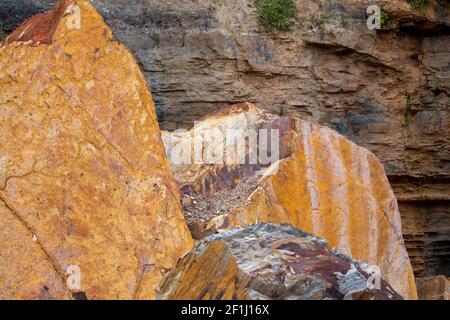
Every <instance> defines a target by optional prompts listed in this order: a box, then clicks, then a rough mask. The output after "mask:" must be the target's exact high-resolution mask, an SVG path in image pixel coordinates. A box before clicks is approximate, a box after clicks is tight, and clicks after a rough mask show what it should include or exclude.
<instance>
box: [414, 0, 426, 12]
mask: <svg viewBox="0 0 450 320" xmlns="http://www.w3.org/2000/svg"><path fill="white" fill-rule="evenodd" d="M429 2H430V0H409V3H410V4H411V7H413V8H414V9H416V10H423V9H424V8H425V7H426V6H427V5H428V3H429Z"/></svg>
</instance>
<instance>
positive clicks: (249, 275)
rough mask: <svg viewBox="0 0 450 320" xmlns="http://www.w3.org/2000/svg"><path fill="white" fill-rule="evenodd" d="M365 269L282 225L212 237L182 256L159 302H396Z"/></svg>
mask: <svg viewBox="0 0 450 320" xmlns="http://www.w3.org/2000/svg"><path fill="white" fill-rule="evenodd" d="M375 278H376V275H375V273H373V272H372V270H370V268H368V266H367V265H365V264H362V263H360V262H357V261H354V260H352V259H351V258H349V257H347V256H344V255H342V254H339V253H338V252H336V251H331V250H329V249H327V242H326V241H325V240H323V239H319V238H316V237H314V236H311V235H309V234H307V233H304V232H301V231H299V230H297V229H294V228H293V227H291V226H288V225H274V224H265V223H259V224H256V225H254V226H250V227H247V228H245V229H244V228H236V229H233V230H230V231H226V232H223V233H219V234H217V235H212V236H210V237H208V238H206V239H204V240H202V241H201V242H200V243H198V244H197V246H196V247H195V248H194V250H193V251H192V252H190V253H189V254H188V255H186V256H185V257H183V259H181V261H180V262H179V263H178V265H177V268H176V269H175V270H174V271H173V272H172V273H171V274H170V275H169V277H168V278H167V279H166V281H165V283H164V285H163V286H162V288H161V291H160V293H159V295H158V298H159V299H177V300H194V299H204V300H230V299H233V300H234V299H243V300H275V299H286V300H342V299H344V300H400V299H402V297H401V296H400V295H399V294H398V293H396V292H395V290H394V289H393V288H392V287H391V286H390V285H389V284H388V283H387V282H385V281H384V280H382V279H379V278H378V279H375Z"/></svg>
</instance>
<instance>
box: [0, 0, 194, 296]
mask: <svg viewBox="0 0 450 320" xmlns="http://www.w3.org/2000/svg"><path fill="white" fill-rule="evenodd" d="M78 13H79V15H78ZM0 92H1V94H0V128H1V129H0V140H1V141H2V143H1V144H0V215H1V219H0V299H5V298H7V299H70V298H87V299H133V298H137V299H148V298H154V297H155V290H156V289H157V288H158V286H159V284H160V283H161V281H162V279H163V277H164V275H165V274H166V273H167V272H168V270H169V269H170V268H172V267H173V266H174V264H175V262H176V261H177V259H178V258H179V257H180V256H181V255H183V254H184V253H186V252H187V251H188V250H190V248H191V246H192V239H191V236H190V234H189V231H188V229H187V226H186V223H185V220H184V218H183V215H182V212H181V208H180V206H179V198H178V192H177V187H176V184H175V183H174V180H173V177H172V174H171V173H170V170H169V165H168V162H167V158H166V155H165V152H164V147H163V144H162V140H161V136H160V131H159V127H158V123H157V120H156V114H155V109H154V104H153V102H152V98H151V95H150V92H149V90H148V87H147V84H146V82H145V80H144V77H143V75H142V74H141V72H140V70H139V67H138V65H137V63H136V62H135V60H134V58H133V57H132V55H131V53H130V52H129V51H128V50H127V49H125V47H123V46H122V45H121V44H120V43H118V42H117V41H116V40H115V38H114V37H113V36H112V33H111V30H110V29H109V28H108V27H107V26H106V24H105V23H104V22H103V20H102V18H101V16H100V15H99V14H98V13H97V12H96V11H95V9H94V8H93V7H92V6H91V5H90V4H88V3H87V2H86V1H84V0H63V1H60V2H59V3H58V4H57V6H56V7H55V8H54V10H53V11H52V12H50V13H48V14H46V15H37V16H35V17H33V18H32V19H30V20H27V21H26V22H24V23H23V24H22V25H21V26H20V27H19V28H18V29H17V30H16V31H15V32H14V33H13V34H12V35H10V36H9V37H8V38H7V39H6V40H5V42H4V44H3V45H2V46H1V47H0ZM77 270H79V271H80V272H77ZM78 275H79V276H80V278H79V277H78ZM77 279H79V280H81V282H80V283H79V284H78V281H77Z"/></svg>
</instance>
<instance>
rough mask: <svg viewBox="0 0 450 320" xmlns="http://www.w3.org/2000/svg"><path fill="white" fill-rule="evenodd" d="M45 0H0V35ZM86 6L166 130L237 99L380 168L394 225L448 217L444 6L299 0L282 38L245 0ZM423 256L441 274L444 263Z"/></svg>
mask: <svg viewBox="0 0 450 320" xmlns="http://www.w3.org/2000/svg"><path fill="white" fill-rule="evenodd" d="M54 2H55V0H26V1H25V0H0V29H2V28H3V29H4V30H6V31H10V30H12V29H13V26H14V25H15V24H17V23H18V22H20V21H22V20H23V19H24V18H25V17H26V16H29V15H32V14H34V13H35V12H37V11H39V10H43V9H45V8H48V7H49V6H50V5H53V3H54ZM92 3H93V4H94V5H95V6H96V7H97V8H98V9H99V10H100V12H101V14H102V15H103V16H104V17H105V18H106V20H107V22H108V23H109V24H110V25H112V28H113V30H114V32H115V34H116V35H117V37H118V38H119V39H120V40H121V41H122V42H124V43H125V44H126V45H127V46H128V47H129V48H130V49H131V50H132V51H133V53H134V54H135V55H136V56H137V57H138V60H139V62H140V63H141V66H142V67H143V69H144V74H145V76H146V78H147V80H148V82H149V83H150V84H151V87H152V88H153V89H154V97H155V101H156V105H157V109H158V116H159V120H160V123H161V125H162V126H163V127H164V128H165V129H167V130H172V129H174V128H176V127H180V126H182V127H187V126H189V125H190V124H191V123H192V122H193V121H194V120H198V119H199V118H201V117H202V116H204V115H207V114H211V113H213V112H214V111H215V110H217V109H219V108H221V107H223V106H226V105H229V104H232V103H234V102H237V101H252V102H254V103H257V104H258V105H259V106H262V107H264V108H266V109H268V110H270V111H272V112H275V113H278V114H280V115H297V116H302V117H303V118H311V119H314V120H316V121H318V122H320V123H321V124H323V125H326V126H329V127H332V128H334V129H336V130H337V131H339V132H340V133H342V134H343V135H345V136H346V137H347V138H349V139H351V140H352V141H354V142H356V143H358V144H359V145H361V146H364V147H366V148H368V149H369V150H371V151H372V152H374V153H375V154H376V155H377V156H378V157H379V158H380V159H381V161H382V162H383V164H384V165H385V168H386V173H387V175H388V177H389V179H390V181H391V183H392V185H393V188H394V191H395V192H396V194H397V198H398V200H399V204H400V211H401V213H402V215H403V216H408V215H415V213H414V212H413V211H410V208H413V207H416V206H420V207H421V208H422V209H421V210H422V212H423V214H424V216H427V217H432V219H433V220H436V219H437V218H438V217H439V216H441V215H442V214H443V215H445V216H446V217H448V216H450V205H449V201H450V192H449V190H450V142H449V137H450V131H449V130H450V116H449V101H450V99H449V85H450V80H449V79H450V68H449V65H450V38H449V37H450V31H449V30H450V29H449V25H450V21H449V20H450V18H449V17H450V14H449V13H450V9H449V2H448V1H446V0H431V1H430V4H429V5H427V7H426V8H425V9H424V10H414V9H413V8H411V6H410V5H409V4H408V1H407V0H389V1H379V0H367V1H365V0H358V1H355V0H320V1H312V0H297V6H298V12H299V19H298V24H297V25H295V26H294V27H293V29H292V30H291V31H289V32H281V33H280V32H275V31H271V30H267V29H265V28H264V27H263V26H261V25H260V24H259V23H258V20H257V14H256V9H255V7H254V5H253V0H228V1H220V0H203V1H196V0H182V1H179V0H177V1H174V0H167V1H164V2H161V1H160V0H129V1H122V0H96V1H92ZM373 4H378V5H380V7H383V8H384V10H385V11H386V12H387V13H388V14H389V22H388V24H387V25H386V26H385V27H384V28H383V30H380V31H369V30H368V29H367V27H366V13H365V12H366V8H367V7H368V6H369V5H373ZM436 206H439V207H440V208H442V209H440V210H439V212H440V213H439V214H438V215H436V210H435V207H436ZM410 220H411V219H407V220H406V221H410ZM406 225H407V224H405V226H406ZM418 228H419V226H411V227H408V229H405V236H406V238H407V239H409V238H411V239H412V238H417V237H420V234H421V233H424V232H427V233H428V237H429V239H430V241H431V242H432V243H439V246H445V247H446V249H445V250H446V251H447V252H448V251H449V250H450V245H449V240H450V225H447V226H446V228H444V227H443V226H442V225H429V226H428V227H427V228H426V229H420V230H419V229H418ZM414 229H415V230H417V233H411V234H410V233H409V231H408V230H414ZM435 234H438V236H437V237H436V238H435V237H434V235H435ZM407 246H408V248H409V249H410V252H413V254H414V255H415V253H414V252H415V251H416V250H417V249H416V244H415V243H412V242H410V241H409V240H408V241H407ZM413 259H415V258H413ZM430 259H432V260H436V259H440V260H441V264H442V266H443V267H445V269H446V274H447V275H450V274H449V272H450V262H449V256H448V255H446V256H442V255H441V256H433V257H430ZM425 260H427V259H425ZM427 264H429V263H428V262H426V261H425V265H427ZM420 268H421V267H420V266H419V269H416V270H415V272H416V274H417V275H422V272H423V269H420ZM433 272H434V271H433V269H431V270H428V271H425V273H426V274H430V273H433Z"/></svg>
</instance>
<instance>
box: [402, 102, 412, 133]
mask: <svg viewBox="0 0 450 320" xmlns="http://www.w3.org/2000/svg"><path fill="white" fill-rule="evenodd" d="M411 116H412V113H411V97H410V96H409V95H407V96H406V106H405V114H404V120H405V125H406V127H407V128H408V127H409V125H410V123H411Z"/></svg>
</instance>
